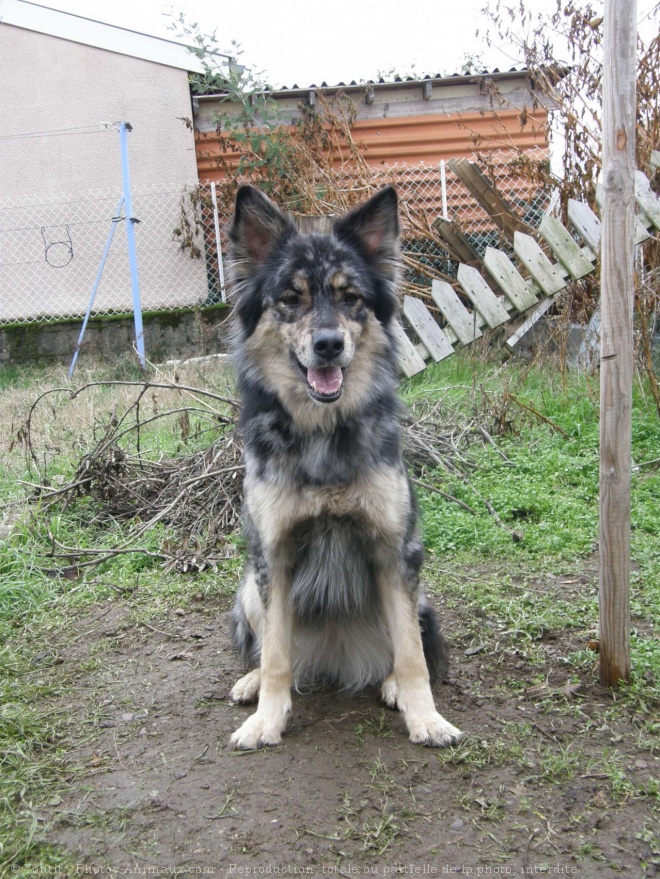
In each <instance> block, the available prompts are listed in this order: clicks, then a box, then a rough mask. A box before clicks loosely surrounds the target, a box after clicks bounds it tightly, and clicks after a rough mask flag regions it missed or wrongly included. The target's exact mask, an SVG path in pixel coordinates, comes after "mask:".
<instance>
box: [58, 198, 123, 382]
mask: <svg viewBox="0 0 660 879" xmlns="http://www.w3.org/2000/svg"><path fill="white" fill-rule="evenodd" d="M123 206H124V196H123V195H122V197H121V198H120V199H119V204H118V205H117V210H116V211H115V215H114V217H113V218H112V223H111V224H110V234H109V235H108V240H107V241H106V244H105V250H104V251H103V256H102V258H101V264H100V266H99V269H98V271H97V273H96V279H95V280H94V286H93V287H92V295H91V297H90V299H89V305H88V306H87V311H86V312H85V320H84V321H83V325H82V328H81V330H80V335H79V336H78V343H77V345H76V350H75V351H74V352H73V360H72V361H71V366H70V367H69V381H71V376H72V375H73V370H74V369H75V368H76V361H77V360H78V354H79V352H80V346H81V345H82V340H83V336H84V335H85V330H86V329H87V321H88V320H89V316H90V314H91V311H92V306H93V305H94V299H95V298H96V291H97V290H98V289H99V284H100V283H101V275H102V274H103V269H104V268H105V261H106V259H107V258H108V253H109V251H110V245H111V244H112V238H113V236H114V234H115V229H116V228H117V223H118V222H119V220H120V219H121V218H120V214H121V209H122V207H123Z"/></svg>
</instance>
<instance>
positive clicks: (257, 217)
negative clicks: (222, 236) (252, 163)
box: [229, 184, 296, 280]
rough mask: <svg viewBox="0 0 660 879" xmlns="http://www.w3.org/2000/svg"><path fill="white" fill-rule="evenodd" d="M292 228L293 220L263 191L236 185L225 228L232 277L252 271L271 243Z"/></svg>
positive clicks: (263, 257) (266, 256) (246, 185)
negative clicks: (230, 249) (231, 218)
mask: <svg viewBox="0 0 660 879" xmlns="http://www.w3.org/2000/svg"><path fill="white" fill-rule="evenodd" d="M295 231H296V228H295V226H294V224H293V222H292V221H291V220H290V219H289V218H288V217H287V216H285V215H284V214H283V213H282V212H281V211H280V210H279V208H277V207H276V206H275V205H274V204H273V202H272V201H271V200H270V199H269V198H267V197H266V196H265V195H264V194H263V192H261V191H260V190H259V189H257V188H256V187H255V186H250V185H249V184H245V185H244V186H241V187H239V190H238V192H237V193H236V206H235V209H234V220H233V222H232V225H231V228H230V229H229V238H230V240H231V242H232V245H233V247H232V256H233V262H234V275H235V277H236V279H237V280H241V279H245V278H248V277H250V275H252V274H254V272H255V271H257V270H258V269H259V267H260V266H261V265H263V263H264V262H265V261H266V260H267V259H268V257H269V255H270V254H271V252H272V250H273V247H274V246H275V244H276V243H277V242H278V241H279V240H280V239H281V238H283V237H285V235H286V236H288V235H290V234H292V233H295Z"/></svg>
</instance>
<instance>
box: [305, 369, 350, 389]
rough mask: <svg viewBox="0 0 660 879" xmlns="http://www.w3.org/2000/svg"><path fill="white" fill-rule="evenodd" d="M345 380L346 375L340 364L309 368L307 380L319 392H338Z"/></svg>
mask: <svg viewBox="0 0 660 879" xmlns="http://www.w3.org/2000/svg"><path fill="white" fill-rule="evenodd" d="M343 380H344V376H343V373H342V371H341V369H340V367H339V366H325V367H323V368H322V369H308V370H307V381H308V382H309V384H310V385H311V387H313V388H314V390H315V391H316V392H317V393H319V394H328V395H330V394H336V393H337V391H338V390H339V388H340V387H341V383H342V381H343Z"/></svg>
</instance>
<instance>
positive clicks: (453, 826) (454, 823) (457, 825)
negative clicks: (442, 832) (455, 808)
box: [449, 818, 465, 830]
mask: <svg viewBox="0 0 660 879" xmlns="http://www.w3.org/2000/svg"><path fill="white" fill-rule="evenodd" d="M464 826H465V821H461V819H460V818H454V820H453V821H452V822H451V824H450V825H449V829H450V830H460V829H461V827H464Z"/></svg>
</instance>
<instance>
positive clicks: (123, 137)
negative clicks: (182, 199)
mask: <svg viewBox="0 0 660 879" xmlns="http://www.w3.org/2000/svg"><path fill="white" fill-rule="evenodd" d="M130 130H132V129H131V126H130V125H129V123H128V122H120V123H119V143H120V148H121V172H122V179H123V182H124V207H125V213H126V240H127V242H128V262H129V265H130V269H131V290H132V291H133V317H134V319H135V343H136V345H137V351H138V357H139V358H140V365H141V366H142V369H146V368H147V362H146V358H145V353H144V330H143V328H142V305H141V303H140V282H139V280H138V267H137V253H136V250H135V229H134V228H133V224H134V223H136V222H137V221H136V220H135V218H134V217H133V200H132V198H131V178H130V173H129V170H128V140H127V133H128V132H129V131H130Z"/></svg>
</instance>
